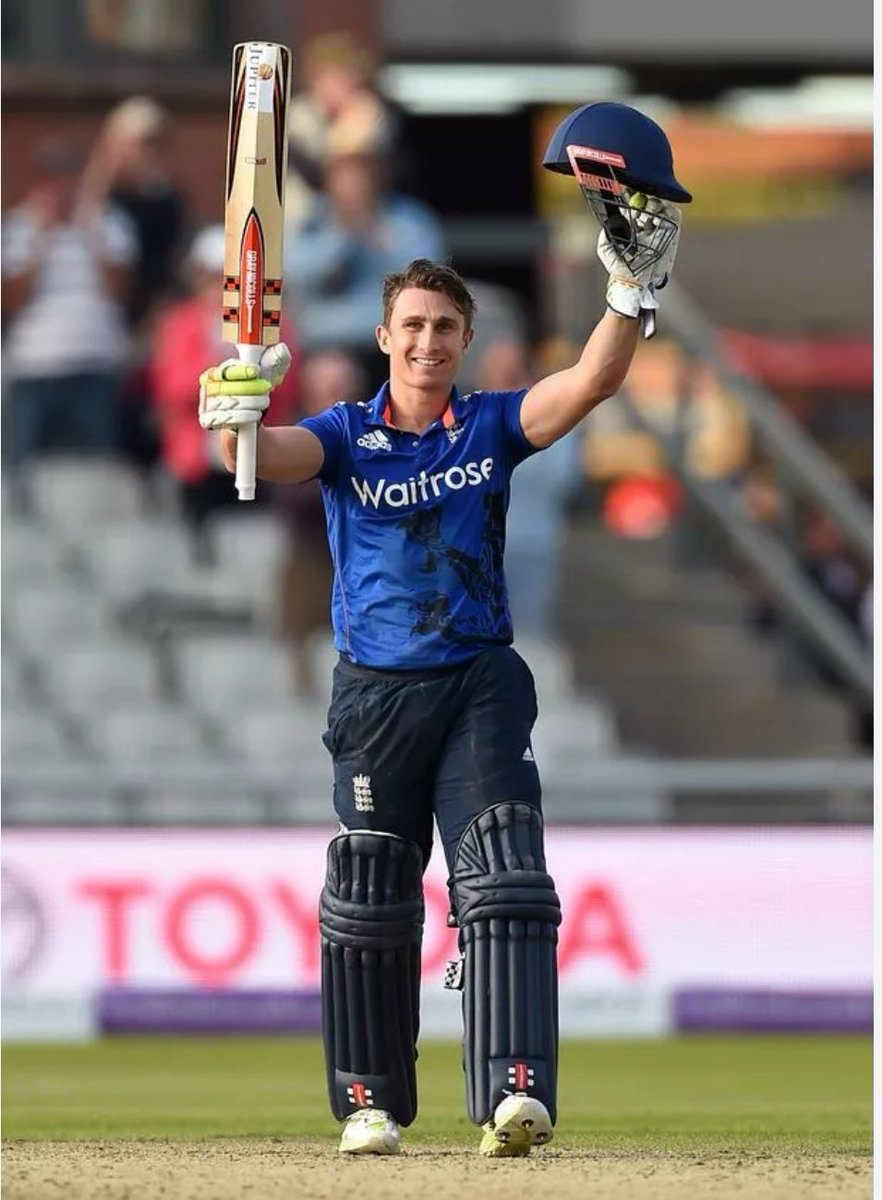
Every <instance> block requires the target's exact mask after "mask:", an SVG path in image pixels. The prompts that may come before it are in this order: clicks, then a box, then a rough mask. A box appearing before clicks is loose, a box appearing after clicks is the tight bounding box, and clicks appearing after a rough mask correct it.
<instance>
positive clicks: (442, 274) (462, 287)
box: [383, 258, 477, 329]
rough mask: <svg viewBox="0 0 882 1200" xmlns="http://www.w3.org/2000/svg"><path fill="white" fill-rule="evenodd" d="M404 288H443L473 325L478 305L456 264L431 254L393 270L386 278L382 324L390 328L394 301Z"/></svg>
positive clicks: (438, 289)
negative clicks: (434, 260)
mask: <svg viewBox="0 0 882 1200" xmlns="http://www.w3.org/2000/svg"><path fill="white" fill-rule="evenodd" d="M405 288H422V289H423V291H426V292H441V293H442V295H444V296H446V297H447V299H448V300H449V301H450V302H451V304H453V306H454V307H455V308H456V309H458V311H459V312H461V313H462V315H463V316H464V317H465V326H466V329H471V327H472V323H473V321H474V319H475V309H476V307H477V305H476V304H475V298H474V296H473V295H472V294H471V292H470V291H469V289H468V288H467V287H466V283H465V280H464V279H463V277H462V276H461V275H459V274H457V272H456V271H454V269H453V267H448V266H446V265H445V264H444V263H437V262H432V260H431V259H429V258H415V259H414V260H413V262H412V263H410V264H409V265H408V266H406V267H405V268H404V270H403V271H394V272H393V273H392V274H391V275H387V276H386V278H385V279H384V280H383V324H384V325H385V326H386V327H387V328H388V325H389V320H390V318H391V316H392V309H393V307H394V306H395V301H396V300H397V299H398V297H399V296H400V295H401V293H402V292H403V291H404V289H405Z"/></svg>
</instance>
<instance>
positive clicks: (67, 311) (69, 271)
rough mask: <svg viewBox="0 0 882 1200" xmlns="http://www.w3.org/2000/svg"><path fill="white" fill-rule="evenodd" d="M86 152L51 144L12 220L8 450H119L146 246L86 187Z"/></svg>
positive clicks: (22, 455)
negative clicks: (135, 276) (130, 314)
mask: <svg viewBox="0 0 882 1200" xmlns="http://www.w3.org/2000/svg"><path fill="white" fill-rule="evenodd" d="M82 167H83V159H82V156H81V154H80V153H79V151H78V150H77V149H76V148H75V147H73V146H71V145H70V143H68V142H61V141H57V142H50V143H44V144H43V145H42V147H41V148H40V149H39V151H38V154H37V171H38V181H37V184H36V186H35V187H34V189H33V191H32V192H31V193H30V195H29V196H27V197H26V199H25V200H24V202H23V203H22V204H21V205H20V206H19V207H18V208H16V209H13V210H12V211H11V212H10V213H9V214H8V215H7V216H6V218H5V220H4V222H3V231H2V244H3V268H2V280H3V295H2V308H3V316H4V324H5V329H4V332H5V346H4V351H5V356H4V357H5V372H6V376H7V379H8V380H9V381H10V388H9V392H8V397H7V402H8V405H9V411H8V414H7V415H8V421H9V423H8V426H7V437H6V456H7V459H8V461H11V462H14V463H18V464H20V463H22V462H24V461H25V460H26V459H28V458H30V457H31V456H34V455H39V454H43V453H45V452H47V451H56V450H57V451H76V450H82V451H85V452H89V453H107V454H115V453H116V452H117V451H118V450H119V447H120V440H121V412H120V403H121V402H120V394H121V392H120V389H121V382H122V376H123V372H124V370H125V367H126V364H127V361H128V357H129V353H130V349H131V342H130V336H129V333H128V331H127V329H126V321H125V310H124V305H125V303H126V302H127V300H128V297H129V294H130V289H131V284H132V267H133V264H134V262H135V259H136V254H137V248H136V241H135V235H134V232H133V230H132V227H131V224H130V222H129V220H128V218H127V217H126V216H125V214H124V213H122V212H120V211H119V209H117V208H115V207H113V206H112V205H109V204H107V203H106V202H104V201H103V200H101V199H100V198H99V197H97V196H96V195H94V194H91V195H90V194H88V193H84V192H83V190H82Z"/></svg>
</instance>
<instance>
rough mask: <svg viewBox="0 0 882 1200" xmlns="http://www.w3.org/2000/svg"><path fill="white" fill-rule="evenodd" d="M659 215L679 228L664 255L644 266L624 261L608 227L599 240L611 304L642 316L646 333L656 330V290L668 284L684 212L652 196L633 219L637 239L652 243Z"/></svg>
mask: <svg viewBox="0 0 882 1200" xmlns="http://www.w3.org/2000/svg"><path fill="white" fill-rule="evenodd" d="M659 217H662V218H667V221H672V222H673V223H674V225H675V226H676V231H675V233H674V236H673V237H672V238H671V240H670V241H669V242H668V244H667V246H666V247H665V249H664V251H663V253H662V254H661V256H660V257H659V258H658V259H656V260H655V262H652V263H650V264H649V266H647V267H644V268H642V269H635V268H633V267H631V266H630V265H629V264H628V263H627V262H626V261H625V259H624V258H623V257H622V255H621V254H620V253H619V252H618V250H617V248H616V244H615V242H614V241H613V240H612V238H610V236H609V234H608V233H607V232H606V230H605V229H601V231H600V236H599V237H598V239H597V256H598V258H599V259H600V261H601V262H602V263H603V265H604V267H605V268H606V270H607V272H608V274H609V282H608V283H607V287H606V302H607V304H608V306H609V307H610V308H611V309H612V310H613V311H614V312H617V313H619V315H620V316H623V317H633V318H637V317H640V316H641V315H643V316H644V318H645V320H646V325H647V336H650V331H654V329H655V310H656V309H657V308H658V301H657V300H656V298H655V293H656V291H657V290H660V289H661V288H663V287H664V286H665V284H666V283H667V282H668V278H669V277H670V275H671V272H672V271H673V269H674V261H675V259H676V257H677V247H678V246H679V243H680V221H681V213H680V209H679V208H678V207H677V205H675V204H669V203H668V202H667V201H665V200H659V199H658V198H657V197H656V196H650V197H649V198H648V199H647V200H646V203H645V205H644V207H643V208H642V209H640V210H636V209H635V215H634V218H633V219H634V224H635V226H636V228H637V236H638V239H639V240H641V241H645V242H646V243H647V244H651V241H652V235H653V232H654V231H655V230H657V229H658V228H659V225H660V222H659V220H658V218H659Z"/></svg>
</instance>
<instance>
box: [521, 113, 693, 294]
mask: <svg viewBox="0 0 882 1200" xmlns="http://www.w3.org/2000/svg"><path fill="white" fill-rule="evenodd" d="M542 165H543V166H544V167H547V169H548V170H549V171H557V172H558V173H559V174H562V175H572V176H574V178H575V179H576V180H577V181H578V184H579V187H580V188H581V189H582V195H583V196H584V197H585V201H586V203H587V204H588V208H589V209H590V210H591V212H592V214H593V215H594V216H595V217H596V219H597V220H598V221H599V223H600V224H601V226H602V227H603V228H604V229H605V230H606V233H607V235H608V237H609V238H610V239H611V240H612V242H613V243H614V245H615V249H616V251H617V253H618V254H619V255H620V256H621V257H622V259H624V261H625V262H626V263H627V264H628V266H629V267H630V268H631V269H632V270H633V271H635V272H639V271H643V270H646V269H648V268H649V267H651V266H652V265H653V264H654V263H656V262H658V261H659V259H661V257H662V256H663V255H664V254H665V252H666V251H667V250H668V248H669V247H670V246H671V244H672V242H673V241H674V239H675V238H677V237H679V225H678V221H679V217H678V216H677V214H676V213H675V212H672V211H671V210H670V209H669V208H668V209H667V210H666V209H665V205H664V203H662V202H668V203H669V204H670V203H673V204H687V203H688V202H689V201H690V200H691V199H692V196H691V194H690V193H689V192H687V191H686V189H685V188H684V187H683V186H682V184H680V183H678V181H677V179H676V178H675V177H674V156H673V154H672V153H671V144H670V142H669V141H668V139H667V136H666V134H665V132H664V130H663V129H662V128H661V127H660V126H659V125H656V123H655V121H653V120H650V118H649V117H647V116H646V115H645V114H644V113H642V112H638V111H637V109H636V108H630V107H629V106H628V105H627V104H615V103H612V102H609V101H598V102H597V103H594V104H583V105H582V107H581V108H577V109H576V110H575V112H571V113H570V115H569V116H568V117H565V118H564V120H563V121H561V123H560V125H558V127H557V129H556V130H555V131H554V134H553V136H552V138H551V141H550V142H549V143H548V149H547V150H546V151H545V157H544V159H543V160H542ZM647 197H650V199H649V200H647ZM663 282H664V280H663V279H662V280H660V281H659V286H663Z"/></svg>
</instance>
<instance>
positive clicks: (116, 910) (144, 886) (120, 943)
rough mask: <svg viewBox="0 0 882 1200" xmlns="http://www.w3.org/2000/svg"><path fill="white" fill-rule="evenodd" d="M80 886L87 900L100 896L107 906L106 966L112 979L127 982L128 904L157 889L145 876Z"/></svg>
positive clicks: (105, 908)
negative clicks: (147, 881)
mask: <svg viewBox="0 0 882 1200" xmlns="http://www.w3.org/2000/svg"><path fill="white" fill-rule="evenodd" d="M78 890H79V892H80V894H81V895H83V896H85V897H86V899H87V900H97V901H98V903H99V904H101V905H103V906H104V941H103V957H104V970H105V971H106V972H107V975H108V978H109V981H110V982H111V983H124V982H125V977H126V975H127V973H128V969H129V955H128V950H129V939H128V923H127V921H126V914H127V909H128V905H129V903H130V902H131V901H132V900H140V899H143V897H144V896H148V895H149V894H150V892H151V891H152V890H153V889H152V888H151V887H150V885H149V883H146V882H145V881H144V880H143V879H118V880H110V881H108V882H106V883H104V882H101V881H100V880H97V879H96V880H87V881H86V882H85V883H81V884H80V886H79V889H78Z"/></svg>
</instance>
